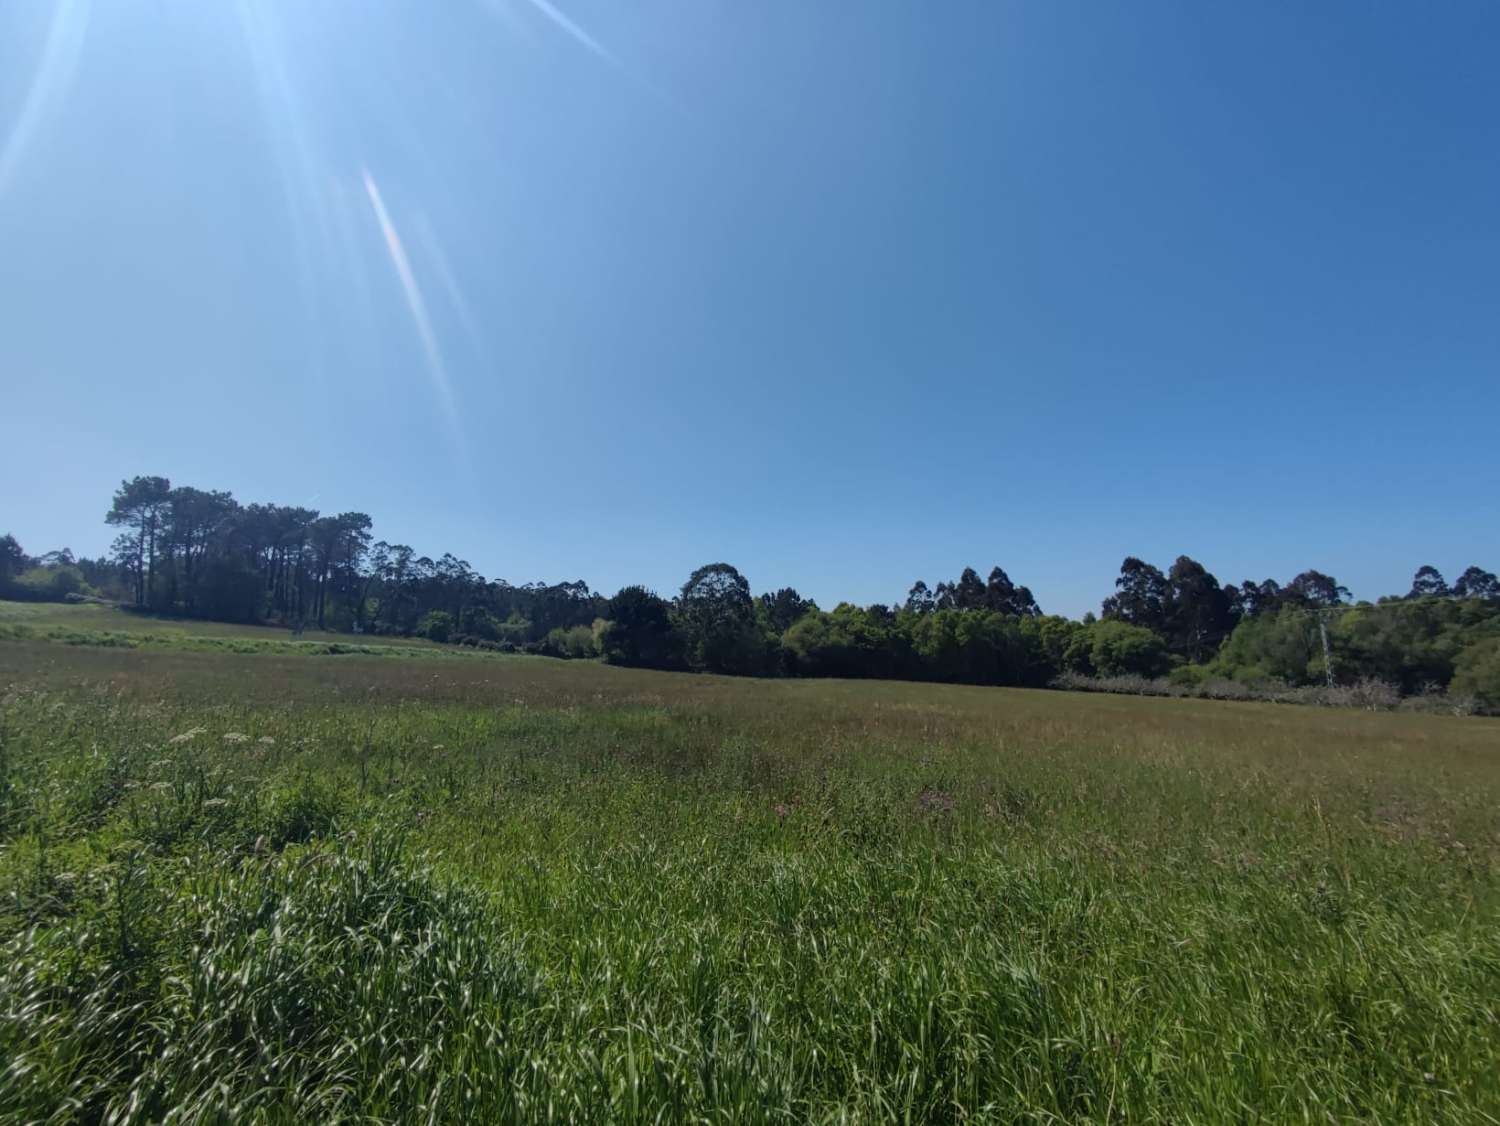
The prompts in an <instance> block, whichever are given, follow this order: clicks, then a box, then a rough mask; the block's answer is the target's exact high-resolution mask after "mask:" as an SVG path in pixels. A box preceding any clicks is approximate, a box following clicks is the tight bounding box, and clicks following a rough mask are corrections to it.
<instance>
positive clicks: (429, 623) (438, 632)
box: [417, 610, 453, 642]
mask: <svg viewBox="0 0 1500 1126" xmlns="http://www.w3.org/2000/svg"><path fill="white" fill-rule="evenodd" d="M452 633H453V615H452V614H450V613H448V611H446V610H429V611H427V613H425V614H423V615H422V620H421V621H419V622H418V623H417V636H418V637H425V638H427V640H428V641H438V642H445V641H447V640H448V638H449V636H451V635H452Z"/></svg>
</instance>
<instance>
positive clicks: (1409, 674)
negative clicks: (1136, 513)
mask: <svg viewBox="0 0 1500 1126" xmlns="http://www.w3.org/2000/svg"><path fill="white" fill-rule="evenodd" d="M105 520H106V522H107V523H108V524H110V525H111V526H112V527H115V528H117V529H119V534H118V536H117V538H116V539H115V541H114V544H113V547H112V550H111V553H110V556H109V558H107V559H100V560H88V559H74V558H73V556H72V555H71V553H68V552H66V551H63V552H53V553H50V554H49V555H48V556H43V557H39V558H36V559H32V558H30V557H28V556H26V555H25V553H24V552H23V551H22V550H21V548H20V546H19V544H17V543H16V541H15V539H14V538H13V537H10V536H7V537H4V538H3V539H0V593H4V594H5V595H7V596H9V597H42V598H58V597H70V596H71V597H84V596H89V595H102V596H105V597H109V598H113V599H117V600H119V601H121V602H123V603H126V604H128V605H130V606H133V607H136V608H139V609H141V610H145V611H151V612H156V613H162V614H172V615H179V616H185V617H200V618H209V619H216V620H224V621H236V622H252V623H253V622H259V623H271V624H281V625H286V626H290V627H292V628H294V629H299V630H300V629H301V628H302V627H304V626H315V627H317V628H322V629H333V630H346V631H354V632H361V633H376V634H395V635H401V636H422V637H426V638H429V639H431V640H434V641H439V642H448V643H456V644H462V645H472V646H477V647H482V648H495V649H502V650H519V651H528V652H539V653H548V654H552V655H556V656H566V657H591V656H599V657H602V658H604V659H605V660H607V661H611V662H615V663H619V664H628V665H640V666H647V667H654V668H664V669H689V670H701V671H709V672H721V673H733V674H741V675H760V676H771V675H796V676H843V677H899V678H905V679H918V680H936V681H947V682H955V683H971V684H997V685H1018V686H1038V687H1039V686H1044V685H1047V684H1049V683H1051V682H1052V681H1053V680H1054V679H1056V678H1057V677H1058V676H1059V675H1060V674H1069V675H1074V676H1086V677H1119V676H1137V677H1172V678H1174V679H1175V680H1178V681H1181V682H1184V683H1190V682H1194V681H1199V680H1202V679H1204V678H1207V677H1227V678H1232V679H1236V680H1241V681H1246V682H1251V681H1256V680H1274V681H1278V682H1284V683H1288V684H1294V685H1295V684H1307V683H1313V682H1318V681H1321V680H1323V679H1325V678H1329V677H1330V676H1332V677H1335V678H1338V679H1343V680H1352V679H1355V678H1360V677H1376V678H1379V679H1382V680H1385V681H1389V682H1390V683H1392V684H1395V685H1397V686H1398V687H1399V688H1400V689H1401V690H1402V691H1404V692H1419V691H1424V690H1431V689H1433V688H1434V687H1435V688H1437V689H1446V688H1448V687H1449V686H1450V684H1452V683H1453V682H1454V681H1455V678H1457V680H1458V682H1459V686H1460V687H1461V688H1462V689H1463V690H1464V691H1466V692H1471V693H1475V694H1477V695H1479V696H1481V697H1484V696H1486V694H1491V695H1492V699H1493V705H1494V706H1496V707H1500V580H1497V579H1496V576H1495V575H1494V573H1493V572H1490V571H1487V570H1484V569H1482V568H1480V567H1477V566H1471V567H1469V568H1468V569H1467V570H1465V571H1464V572H1463V573H1462V574H1461V575H1460V576H1459V577H1458V579H1457V580H1456V581H1455V582H1454V583H1453V584H1452V585H1451V586H1450V585H1449V584H1448V583H1447V581H1446V580H1445V579H1444V578H1443V576H1442V575H1441V574H1440V573H1439V572H1438V571H1437V569H1436V568H1434V567H1432V566H1430V565H1426V566H1423V567H1421V568H1420V569H1419V570H1418V571H1417V572H1416V574H1415V575H1414V576H1413V581H1412V586H1411V589H1410V590H1409V591H1408V592H1406V593H1404V594H1401V595H1399V596H1390V597H1387V598H1382V599H1380V600H1379V601H1378V602H1376V603H1367V602H1363V603H1355V602H1353V601H1352V599H1351V597H1350V593H1349V591H1348V589H1347V588H1345V587H1344V586H1343V585H1342V584H1340V583H1339V582H1338V581H1337V580H1336V579H1335V578H1334V577H1332V576H1330V575H1326V574H1323V573H1321V572H1319V571H1316V570H1307V571H1303V572H1301V573H1300V574H1297V575H1295V576H1294V577H1292V578H1291V579H1289V580H1287V581H1286V582H1285V583H1280V582H1277V581H1275V580H1273V579H1264V580H1261V581H1254V580H1245V581H1243V582H1241V583H1238V584H1236V583H1227V584H1221V583H1220V581H1219V580H1218V579H1217V578H1216V577H1215V576H1214V575H1213V574H1212V573H1211V572H1209V571H1208V570H1207V569H1206V568H1205V567H1204V566H1203V565H1202V564H1201V563H1199V562H1197V561H1196V560H1194V559H1192V558H1190V557H1188V556H1186V555H1183V556H1179V557H1178V558H1177V559H1176V561H1175V562H1174V563H1172V564H1171V566H1170V567H1168V568H1167V569H1166V570H1165V571H1163V570H1161V569H1160V568H1158V567H1156V566H1153V565H1152V564H1150V563H1147V562H1145V561H1144V560H1141V559H1139V558H1136V557H1134V556H1132V557H1128V558H1126V559H1125V560H1124V562H1123V563H1122V564H1121V567H1120V573H1119V576H1118V577H1117V578H1116V580H1115V584H1114V587H1115V589H1114V591H1113V593H1111V594H1110V595H1109V596H1108V597H1106V598H1105V599H1104V600H1103V602H1102V604H1101V607H1100V612H1099V614H1098V615H1095V614H1092V613H1090V614H1087V615H1085V616H1084V618H1083V619H1082V620H1081V621H1075V620H1071V619H1068V618H1064V617H1060V616H1056V615H1048V614H1044V613H1043V611H1042V609H1041V607H1040V606H1039V605H1038V604H1037V601H1036V598H1035V597H1034V596H1033V594H1032V592H1031V591H1030V589H1028V588H1027V587H1026V586H1024V585H1020V584H1017V583H1016V582H1014V581H1013V580H1012V579H1011V578H1010V576H1009V575H1007V574H1006V572H1005V571H1004V570H1003V569H1002V568H1001V567H999V566H996V567H994V568H992V569H991V570H990V571H989V573H988V575H987V576H986V577H984V578H981V577H980V575H979V572H978V571H976V570H975V569H973V568H965V569H964V570H963V571H962V572H961V573H960V574H959V576H958V577H957V578H956V579H953V580H945V581H940V582H937V583H936V584H935V585H934V586H932V587H929V586H928V585H927V583H926V581H924V580H920V579H919V580H918V581H916V582H915V583H914V584H913V585H912V586H911V588H910V589H909V590H908V592H907V594H906V597H905V600H904V601H902V602H900V603H897V604H894V605H885V604H879V603H877V604H873V605H870V606H856V605H853V604H851V603H840V604H839V605H838V606H836V607H834V608H833V609H831V610H826V611H825V610H823V609H821V608H820V607H818V606H817V604H816V603H815V602H813V601H812V600H811V599H808V598H804V597H803V596H802V595H801V594H799V593H798V592H797V591H796V590H795V589H792V588H784V589H781V590H778V591H774V592H766V593H763V594H760V595H759V596H755V595H753V594H752V592H751V589H750V585H749V583H748V581H747V580H746V579H745V577H744V576H743V575H741V574H740V572H739V571H738V570H737V569H736V568H734V567H733V566H731V565H730V564H727V563H712V564H708V565H706V566H703V567H700V568H698V569H697V570H696V571H695V572H693V574H692V575H690V576H689V577H688V579H687V581H686V582H685V583H684V584H683V586H682V587H681V589H680V590H678V591H677V592H676V593H675V595H674V596H673V597H671V598H665V597H662V596H660V595H659V594H657V593H655V592H653V591H651V590H648V589H646V588H645V587H641V586H630V587H626V588H624V589H623V590H620V591H618V592H617V593H616V594H615V595H614V596H613V597H605V596H604V595H603V594H601V593H598V592H595V591H592V590H591V589H590V588H589V586H588V584H587V583H585V582H584V581H583V580H581V579H580V580H574V581H571V582H556V583H543V582H529V583H524V584H521V585H512V584H511V583H509V582H507V581H506V580H504V579H486V578H485V577H484V576H483V575H481V574H479V573H478V572H476V571H475V570H474V569H473V568H472V567H471V566H470V565H469V563H468V562H466V561H465V560H462V559H459V558H457V557H455V556H453V555H452V554H443V555H442V556H440V557H438V558H437V559H433V558H431V557H430V556H427V555H421V554H418V553H417V551H416V550H415V549H413V548H412V547H410V546H408V545H405V544H398V543H388V542H386V541H384V540H374V538H373V535H372V531H371V520H370V517H369V516H368V515H366V514H365V513H362V512H343V513H338V514H336V515H323V514H321V513H319V512H317V511H316V510H313V509H310V508H306V507H300V506H283V505H276V504H246V505H242V504H241V503H240V502H239V501H237V500H236V499H235V498H234V497H233V496H232V495H231V494H230V493H228V492H223V491H218V490H202V489H197V488H194V487H192V486H174V485H173V484H171V482H169V481H168V480H167V479H166V478H163V477H135V478H132V479H131V480H128V481H124V482H122V483H121V486H120V488H119V489H118V490H117V491H116V493H115V495H114V497H113V499H112V503H111V505H110V508H109V511H108V512H107V514H106V516H105ZM1325 632H1326V634H1327V636H1328V637H1329V646H1328V648H1327V649H1326V650H1325V648H1324V646H1323V636H1324V634H1325ZM1330 658H1331V659H1332V665H1331V667H1330V665H1329V663H1328V662H1329V659H1330ZM1491 680H1493V681H1494V683H1493V685H1492V684H1491V683H1490V681H1491Z"/></svg>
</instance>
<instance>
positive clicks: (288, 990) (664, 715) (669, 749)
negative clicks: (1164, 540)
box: [0, 640, 1500, 1123]
mask: <svg viewBox="0 0 1500 1126" xmlns="http://www.w3.org/2000/svg"><path fill="white" fill-rule="evenodd" d="M0 685H5V686H6V687H4V688H3V703H0V847H3V851H0V893H3V899H0V903H3V906H0V941H3V942H4V944H5V949H4V950H3V952H0V1120H4V1121H30V1120H52V1121H79V1122H95V1121H101V1120H109V1121H118V1122H144V1121H157V1120H161V1119H162V1118H165V1117H170V1118H171V1119H172V1120H174V1121H184V1122H186V1121H192V1122H199V1121H202V1122H210V1121H211V1122H231V1121H232V1122H244V1121H264V1122H311V1121H317V1122H323V1121H333V1120H352V1119H378V1120H382V1121H451V1122H491V1121H509V1120H533V1121H541V1120H545V1121H559V1122H562V1121H567V1122H583V1121H588V1122H594V1121H610V1120H613V1121H647V1120H650V1121H674V1122H675V1121H773V1120H774V1121H782V1122H802V1121H884V1120H904V1121H953V1122H957V1121H965V1122H975V1121H979V1122H1013V1121H1032V1122H1055V1121H1082V1120H1092V1121H1120V1122H1142V1121H1170V1122H1176V1123H1186V1122H1225V1121H1239V1122H1244V1121H1278V1122H1279V1121H1313V1120H1316V1121H1330V1120H1334V1121H1366V1122H1403V1121H1407V1122H1418V1121H1421V1122H1432V1121H1449V1122H1495V1121H1497V1120H1500V1067H1497V1064H1496V1061H1497V1059H1500V1021H1497V1016H1500V1014H1497V1005H1500V895H1497V881H1496V874H1497V873H1496V861H1497V858H1500V825H1497V817H1496V809H1497V805H1496V799H1497V797H1500V721H1496V720H1486V719H1459V718H1450V717H1439V716H1425V715H1387V714H1368V713H1360V712H1353V711H1320V710H1313V709H1306V708H1277V707H1275V706H1271V705H1258V704H1233V703H1220V702H1208V701H1196V700H1158V699H1136V698H1125V697H1113V696H1083V695H1073V694H1067V693H1059V692H1051V693H1046V692H1025V691H1006V690H996V689H981V688H962V687H941V686H933V685H910V684H897V683H876V682H842V681H748V680H743V681H736V680H728V679H720V678H712V677H692V676H685V675H673V674H665V673H649V672H633V671H626V670H617V669H610V668H605V667H600V666H597V665H593V664H588V663H582V662H573V663H562V662H555V661H548V660H545V659H540V658H474V659H470V660H437V659H433V660H415V659H414V660H405V661H391V660H385V659H379V658H375V657H369V656H360V655H348V656H341V657H339V658H338V659H336V660H317V659H310V658H308V657H305V656H296V655H285V656H283V655H275V654H262V655H259V656H253V657H252V656H243V655H238V654H234V653H222V652H192V651H186V650H178V649H172V648H169V647H164V648H141V649H134V650H132V649H111V648H101V647H74V646H67V645H57V644H50V643H45V642H41V641H36V640H13V641H10V642H5V643H0Z"/></svg>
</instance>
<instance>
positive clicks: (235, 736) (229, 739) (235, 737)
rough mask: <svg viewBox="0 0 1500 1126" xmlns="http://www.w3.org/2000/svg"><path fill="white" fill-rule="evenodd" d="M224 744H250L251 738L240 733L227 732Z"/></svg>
mask: <svg viewBox="0 0 1500 1126" xmlns="http://www.w3.org/2000/svg"><path fill="white" fill-rule="evenodd" d="M224 742H226V743H248V742H250V736H248V735H244V734H241V733H240V732H238V731H226V732H224Z"/></svg>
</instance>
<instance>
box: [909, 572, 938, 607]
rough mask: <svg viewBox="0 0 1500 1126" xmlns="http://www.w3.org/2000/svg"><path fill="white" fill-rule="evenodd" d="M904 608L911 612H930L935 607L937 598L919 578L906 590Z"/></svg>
mask: <svg viewBox="0 0 1500 1126" xmlns="http://www.w3.org/2000/svg"><path fill="white" fill-rule="evenodd" d="M906 609H907V610H910V611H911V612H912V613H913V614H930V613H932V611H933V610H935V609H937V599H936V598H935V597H934V596H933V593H932V591H930V590H928V589H927V584H926V583H925V582H923V581H922V580H921V579H918V580H917V581H916V582H914V583H913V584H912V587H911V589H910V590H909V591H907V592H906Z"/></svg>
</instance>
